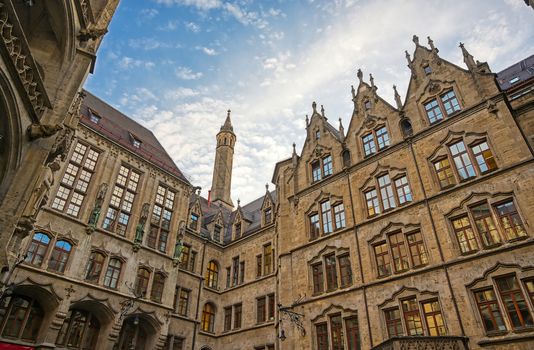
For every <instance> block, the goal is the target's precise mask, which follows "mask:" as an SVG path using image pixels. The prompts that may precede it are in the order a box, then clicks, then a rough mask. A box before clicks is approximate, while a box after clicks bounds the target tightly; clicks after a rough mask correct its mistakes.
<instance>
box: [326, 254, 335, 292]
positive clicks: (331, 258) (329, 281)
mask: <svg viewBox="0 0 534 350" xmlns="http://www.w3.org/2000/svg"><path fill="white" fill-rule="evenodd" d="M325 269H326V288H327V289H328V290H334V289H336V288H337V268H336V256H335V255H334V254H331V255H328V256H326V257H325Z"/></svg>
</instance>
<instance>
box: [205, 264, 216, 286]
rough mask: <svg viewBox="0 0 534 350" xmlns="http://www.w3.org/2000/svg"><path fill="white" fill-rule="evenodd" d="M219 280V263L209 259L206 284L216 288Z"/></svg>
mask: <svg viewBox="0 0 534 350" xmlns="http://www.w3.org/2000/svg"><path fill="white" fill-rule="evenodd" d="M218 281H219V264H217V262H216V261H214V260H211V261H210V262H209V263H208V270H207V272H206V279H205V282H206V286H208V287H210V288H215V289H217V286H218Z"/></svg>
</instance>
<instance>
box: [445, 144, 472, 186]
mask: <svg viewBox="0 0 534 350" xmlns="http://www.w3.org/2000/svg"><path fill="white" fill-rule="evenodd" d="M449 149H450V151H451V155H452V159H453V161H454V164H455V165H456V170H458V175H459V176H460V180H467V179H469V178H471V177H474V176H475V175H476V174H475V168H474V167H473V164H472V163H471V159H470V158H469V154H468V153H467V150H466V148H465V145H464V142H463V141H459V142H456V143H454V144H452V145H450V146H449Z"/></svg>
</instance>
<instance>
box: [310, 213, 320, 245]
mask: <svg viewBox="0 0 534 350" xmlns="http://www.w3.org/2000/svg"><path fill="white" fill-rule="evenodd" d="M320 230H321V229H320V223H319V214H313V215H310V239H316V238H317V237H319V234H320Z"/></svg>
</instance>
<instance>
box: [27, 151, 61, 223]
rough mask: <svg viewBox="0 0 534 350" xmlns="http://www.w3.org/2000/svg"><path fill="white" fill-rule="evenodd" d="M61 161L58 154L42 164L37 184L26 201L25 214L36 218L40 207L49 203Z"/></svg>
mask: <svg viewBox="0 0 534 350" xmlns="http://www.w3.org/2000/svg"><path fill="white" fill-rule="evenodd" d="M60 162H61V160H60V157H59V156H57V157H56V158H55V159H53V160H52V161H51V162H49V163H48V164H46V165H44V166H42V169H41V173H40V176H39V179H38V180H37V186H36V187H35V189H34V190H33V192H32V194H31V196H30V198H29V200H28V202H27V203H26V207H25V209H24V212H23V216H25V217H28V218H32V219H35V218H36V216H37V213H38V212H39V209H41V207H42V206H43V205H46V204H47V203H48V199H49V198H50V188H51V187H52V186H53V185H54V173H55V172H56V171H58V170H59V168H60Z"/></svg>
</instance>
